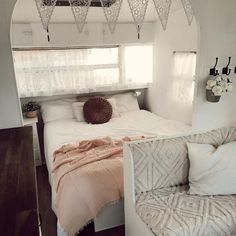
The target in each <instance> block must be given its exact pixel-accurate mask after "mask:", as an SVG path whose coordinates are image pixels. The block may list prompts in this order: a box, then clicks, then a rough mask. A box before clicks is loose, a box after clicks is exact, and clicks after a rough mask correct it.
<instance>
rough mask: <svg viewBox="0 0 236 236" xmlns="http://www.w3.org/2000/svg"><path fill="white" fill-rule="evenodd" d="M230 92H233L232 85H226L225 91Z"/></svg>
mask: <svg viewBox="0 0 236 236" xmlns="http://www.w3.org/2000/svg"><path fill="white" fill-rule="evenodd" d="M232 90H233V84H232V83H228V87H227V91H228V92H231V91H232Z"/></svg>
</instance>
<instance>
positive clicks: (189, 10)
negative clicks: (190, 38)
mask: <svg viewBox="0 0 236 236" xmlns="http://www.w3.org/2000/svg"><path fill="white" fill-rule="evenodd" d="M181 1H182V4H183V7H184V11H185V14H186V16H187V19H188V24H189V25H191V24H192V21H193V16H194V13H193V8H192V5H191V2H190V0H181Z"/></svg>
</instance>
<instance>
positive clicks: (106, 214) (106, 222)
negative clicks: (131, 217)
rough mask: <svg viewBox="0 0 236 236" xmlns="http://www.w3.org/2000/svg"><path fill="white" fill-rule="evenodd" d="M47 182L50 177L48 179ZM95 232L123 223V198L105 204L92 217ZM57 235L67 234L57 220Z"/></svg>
mask: <svg viewBox="0 0 236 236" xmlns="http://www.w3.org/2000/svg"><path fill="white" fill-rule="evenodd" d="M49 182H51V181H50V179H49ZM54 199H55V191H53V190H52V209H53V211H54V212H55V214H56V215H57V212H56V208H55V205H54V203H55V201H54ZM93 222H94V229H95V232H99V231H103V230H106V229H110V228H114V227H117V226H120V225H124V223H125V211H124V199H120V200H119V201H117V202H115V203H110V204H107V205H105V207H103V208H102V209H101V211H100V212H99V214H98V216H97V217H96V218H95V219H93ZM57 236H68V234H67V233H66V232H65V231H64V229H63V228H62V226H61V225H60V222H59V221H58V222H57Z"/></svg>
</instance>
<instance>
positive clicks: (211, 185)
mask: <svg viewBox="0 0 236 236" xmlns="http://www.w3.org/2000/svg"><path fill="white" fill-rule="evenodd" d="M187 146H188V156H189V161H190V169H189V185H190V190H189V193H190V194H197V195H226V194H236V142H230V143H227V144H224V145H221V146H218V148H216V147H214V146H213V145H211V144H196V143H187Z"/></svg>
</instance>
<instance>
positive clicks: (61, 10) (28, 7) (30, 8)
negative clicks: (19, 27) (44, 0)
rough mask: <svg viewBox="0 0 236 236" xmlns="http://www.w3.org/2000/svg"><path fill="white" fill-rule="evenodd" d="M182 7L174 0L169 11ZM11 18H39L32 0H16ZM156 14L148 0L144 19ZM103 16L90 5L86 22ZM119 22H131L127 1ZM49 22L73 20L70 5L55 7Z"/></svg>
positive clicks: (99, 9)
mask: <svg viewBox="0 0 236 236" xmlns="http://www.w3.org/2000/svg"><path fill="white" fill-rule="evenodd" d="M181 7H182V5H181V0H174V1H173V3H172V6H171V12H173V11H177V10H179V9H180V8H181ZM12 20H13V22H14V23H18V22H19V23H20V22H21V23H22V22H24V23H26V22H38V21H40V18H39V16H38V12H37V8H36V5H35V1H34V0H18V1H17V4H16V7H15V10H14V13H13V16H12ZM156 20H158V16H157V13H156V9H155V7H154V4H153V1H152V0H150V2H149V5H148V9H147V13H146V16H145V21H156ZM104 21H105V17H104V14H103V10H102V8H95V7H91V8H90V9H89V13H88V17H87V22H104ZM118 21H119V22H131V21H133V20H132V15H131V12H130V9H129V6H128V1H127V0H124V1H123V4H122V8H121V12H120V16H119V19H118ZM51 22H53V23H57V22H58V23H59V22H65V23H67V22H68V23H69V22H74V18H73V15H72V12H71V8H70V7H55V10H54V13H53V16H52V19H51Z"/></svg>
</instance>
